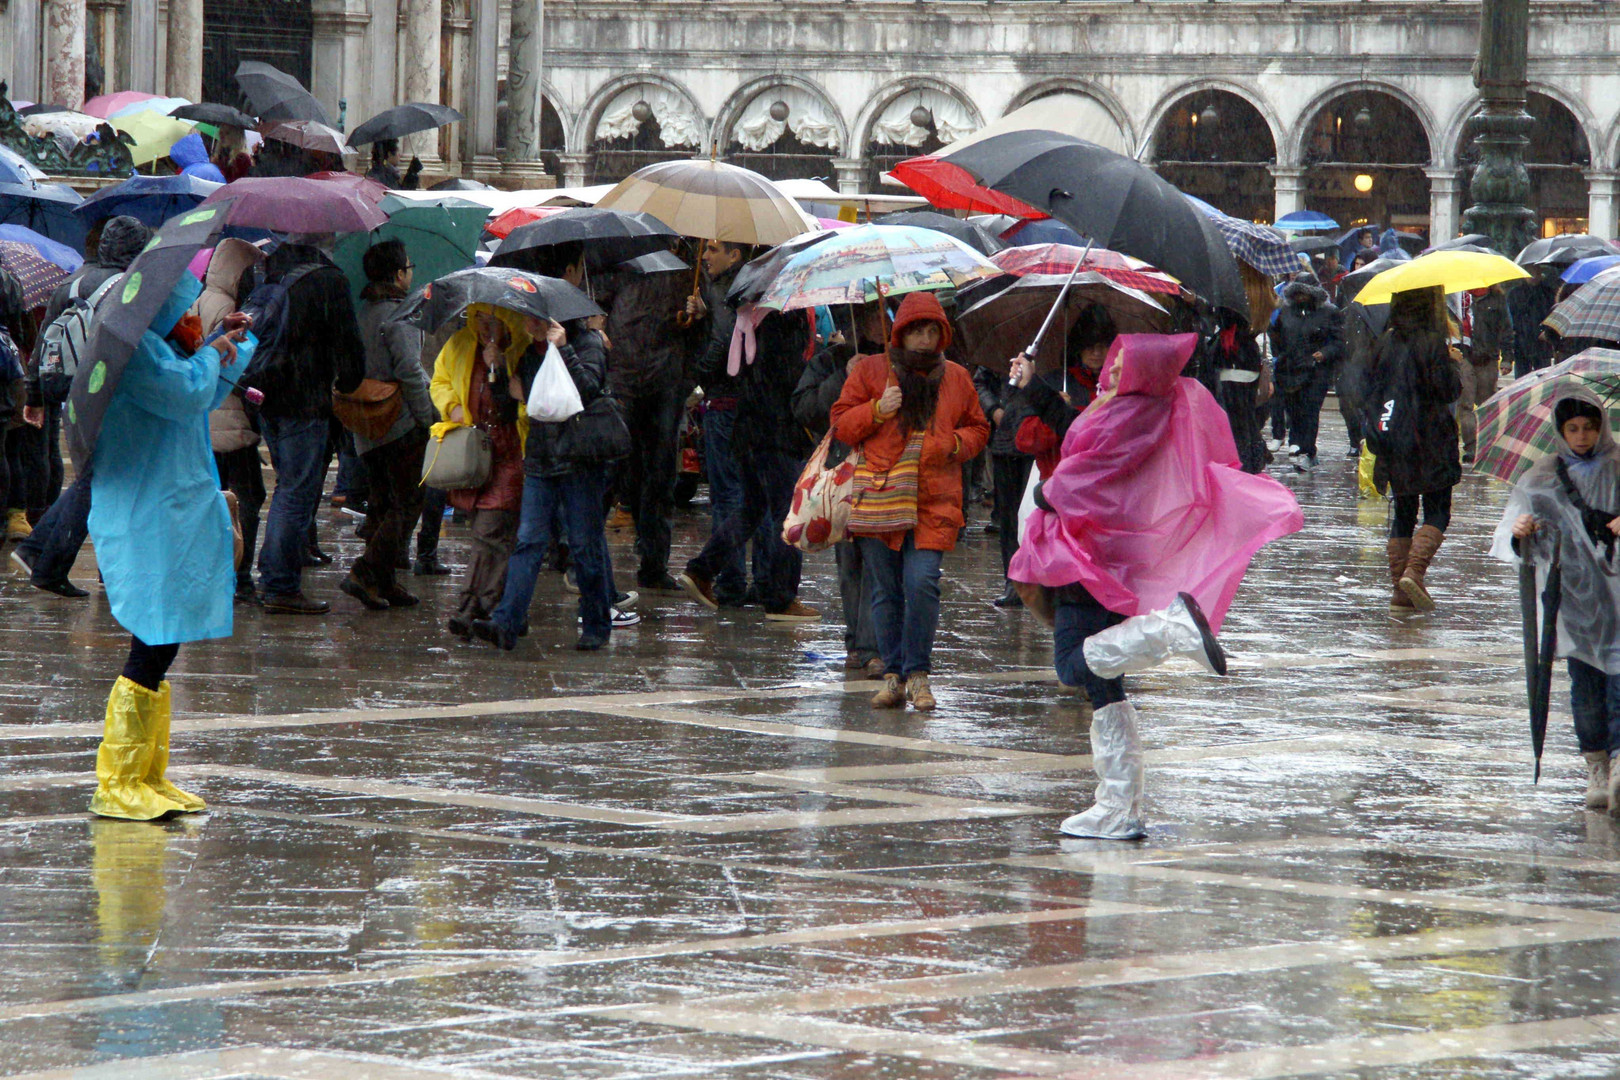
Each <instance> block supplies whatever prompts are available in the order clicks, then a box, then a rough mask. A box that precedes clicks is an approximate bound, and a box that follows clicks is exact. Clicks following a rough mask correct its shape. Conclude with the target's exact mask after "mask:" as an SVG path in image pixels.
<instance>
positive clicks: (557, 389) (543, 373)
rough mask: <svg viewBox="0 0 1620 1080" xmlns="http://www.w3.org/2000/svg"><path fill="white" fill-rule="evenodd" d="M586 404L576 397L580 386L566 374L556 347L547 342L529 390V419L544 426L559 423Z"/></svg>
mask: <svg viewBox="0 0 1620 1080" xmlns="http://www.w3.org/2000/svg"><path fill="white" fill-rule="evenodd" d="M584 408H585V403H584V402H583V401H581V400H580V398H579V387H577V386H575V385H574V377H573V376H572V375H570V374H568V365H567V364H565V363H564V362H563V358H562V353H560V352H558V351H557V346H555V345H553V344H551V343H550V342H547V343H546V358H545V360H543V361H542V362H541V364H540V371H539V372H538V373H537V374H536V375H535V377H534V385H533V386H531V387H529V403H528V409H529V419H530V420H538V421H540V422H541V423H544V424H560V423H562V422H563V421H564V420H567V419H568V418H569V417H570V416H573V415H574V414H575V413H578V412H582V411H583V410H584Z"/></svg>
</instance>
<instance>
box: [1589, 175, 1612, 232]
mask: <svg viewBox="0 0 1620 1080" xmlns="http://www.w3.org/2000/svg"><path fill="white" fill-rule="evenodd" d="M1617 195H1620V174H1616V173H1612V172H1589V173H1587V174H1586V200H1587V202H1586V231H1587V232H1589V233H1591V234H1592V235H1593V236H1601V237H1603V238H1604V239H1605V240H1609V239H1612V238H1613V237H1614V235H1615V228H1616V224H1617V223H1616V221H1615V198H1616V196H1617Z"/></svg>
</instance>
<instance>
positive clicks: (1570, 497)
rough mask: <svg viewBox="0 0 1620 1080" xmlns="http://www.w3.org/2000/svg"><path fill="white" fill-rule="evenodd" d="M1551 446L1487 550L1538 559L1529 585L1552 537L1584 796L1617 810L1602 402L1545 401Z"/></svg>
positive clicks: (1613, 495)
mask: <svg viewBox="0 0 1620 1080" xmlns="http://www.w3.org/2000/svg"><path fill="white" fill-rule="evenodd" d="M1553 423H1554V424H1555V425H1556V427H1557V430H1558V436H1559V440H1558V452H1557V453H1556V454H1550V455H1548V456H1547V457H1544V458H1542V459H1541V460H1540V461H1538V462H1536V463H1535V464H1534V465H1532V466H1530V468H1529V469H1528V470H1527V471H1526V472H1525V473H1524V475H1523V476H1521V477H1520V478H1519V481H1518V483H1516V484H1515V485H1514V487H1513V494H1512V495H1511V496H1510V497H1509V498H1508V503H1507V507H1506V508H1505V509H1504V510H1503V512H1502V520H1501V522H1500V523H1499V524H1498V525H1497V526H1496V533H1495V535H1494V537H1493V538H1492V539H1493V543H1492V545H1491V555H1492V556H1494V557H1495V558H1498V559H1501V560H1502V561H1504V562H1510V563H1517V562H1518V561H1519V559H1520V557H1522V556H1523V557H1530V558H1534V559H1535V562H1536V578H1537V580H1536V595H1537V596H1538V597H1539V596H1540V595H1541V594H1542V591H1543V590H1544V589H1545V588H1546V584H1547V566H1548V562H1549V560H1550V557H1551V554H1552V551H1551V546H1552V545H1553V544H1554V543H1556V544H1557V545H1558V551H1559V555H1560V566H1561V568H1562V580H1563V587H1562V589H1561V590H1560V592H1561V601H1560V605H1559V609H1558V655H1559V656H1561V657H1564V658H1566V659H1567V660H1568V661H1569V695H1570V708H1571V711H1572V712H1573V713H1574V714H1575V737H1576V739H1577V741H1578V742H1579V743H1580V747H1581V754H1582V755H1583V756H1584V757H1585V758H1586V762H1587V768H1588V777H1587V787H1586V805H1587V806H1589V807H1591V808H1592V809H1594V810H1604V809H1607V810H1608V811H1609V813H1610V814H1611V815H1612V814H1616V812H1617V810H1620V768H1611V766H1610V762H1611V760H1612V758H1613V757H1614V756H1615V755H1616V754H1620V561H1617V560H1616V557H1615V548H1616V546H1617V543H1616V537H1617V535H1620V446H1617V445H1616V444H1615V440H1614V435H1613V433H1612V432H1611V431H1610V430H1609V411H1608V410H1607V409H1606V408H1604V407H1603V405H1602V403H1601V402H1600V401H1599V400H1598V399H1597V397H1596V396H1595V395H1593V394H1591V393H1590V392H1589V391H1584V390H1577V391H1574V392H1572V393H1571V394H1570V395H1568V396H1566V397H1563V398H1560V399H1559V400H1558V401H1557V402H1556V403H1555V404H1554V406H1553Z"/></svg>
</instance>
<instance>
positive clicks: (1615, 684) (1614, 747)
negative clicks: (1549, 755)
mask: <svg viewBox="0 0 1620 1080" xmlns="http://www.w3.org/2000/svg"><path fill="white" fill-rule="evenodd" d="M1569 704H1570V711H1571V712H1572V713H1574V714H1575V738H1576V739H1577V740H1578V741H1579V742H1580V744H1581V752H1582V753H1583V754H1590V753H1595V752H1596V751H1599V750H1607V751H1608V752H1609V753H1611V754H1615V753H1620V675H1607V674H1605V673H1604V672H1603V670H1602V669H1601V668H1595V667H1593V666H1592V665H1590V664H1587V663H1584V662H1583V661H1580V660H1576V659H1575V658H1574V657H1570V660H1569Z"/></svg>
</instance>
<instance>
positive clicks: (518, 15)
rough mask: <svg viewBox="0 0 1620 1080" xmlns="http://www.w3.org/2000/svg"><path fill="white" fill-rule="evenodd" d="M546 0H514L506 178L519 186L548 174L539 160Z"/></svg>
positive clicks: (508, 55)
mask: <svg viewBox="0 0 1620 1080" xmlns="http://www.w3.org/2000/svg"><path fill="white" fill-rule="evenodd" d="M544 2H545V0H514V2H513V4H512V33H511V37H510V41H509V44H508V46H507V65H506V110H507V111H506V163H505V167H504V169H503V170H502V171H503V173H504V175H505V177H506V178H507V180H508V181H509V182H511V183H513V184H515V185H516V186H518V187H528V186H531V185H530V181H532V180H537V179H538V178H540V177H542V176H544V175H545V174H546V167H545V166H544V165H542V164H541V163H540V110H541V98H540V88H541V74H540V73H541V70H542V65H543V63H544V58H545V49H544V41H543V35H544V34H545V11H544Z"/></svg>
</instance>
